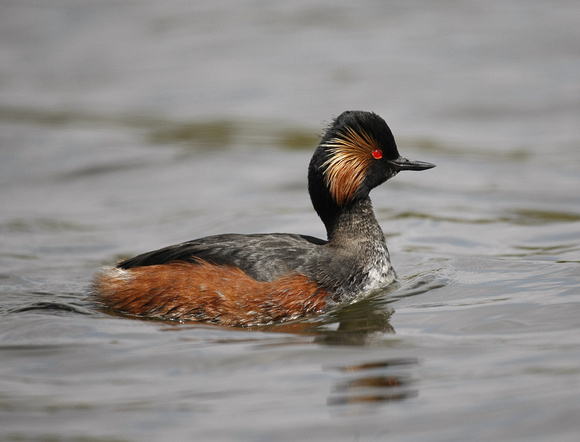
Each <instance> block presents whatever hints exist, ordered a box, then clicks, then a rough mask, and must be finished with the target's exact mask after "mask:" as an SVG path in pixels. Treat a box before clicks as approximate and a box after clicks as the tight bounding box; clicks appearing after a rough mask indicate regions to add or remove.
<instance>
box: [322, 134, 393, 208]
mask: <svg viewBox="0 0 580 442" xmlns="http://www.w3.org/2000/svg"><path fill="white" fill-rule="evenodd" d="M324 146H325V147H327V148H328V149H329V153H330V157H329V158H328V160H326V161H325V162H324V164H323V167H325V168H326V169H325V171H324V175H325V182H326V185H327V187H328V189H329V190H330V194H331V195H332V198H333V199H334V201H335V202H336V203H337V204H338V205H339V206H342V205H344V204H345V203H346V202H348V201H350V200H352V198H354V196H355V194H356V192H357V190H358V188H359V187H360V186H361V184H362V183H363V181H364V179H365V173H366V171H367V169H368V168H369V167H370V165H371V163H372V162H373V161H374V160H376V159H380V158H382V151H381V150H380V148H379V146H378V144H377V142H376V141H375V140H374V139H373V137H371V136H370V135H369V134H368V133H367V132H366V131H365V130H363V129H361V128H360V127H359V128H357V129H356V130H355V129H353V128H352V127H347V128H346V130H345V131H344V132H343V133H342V134H341V136H339V137H335V138H332V139H331V140H329V141H328V142H327V143H325V144H324Z"/></svg>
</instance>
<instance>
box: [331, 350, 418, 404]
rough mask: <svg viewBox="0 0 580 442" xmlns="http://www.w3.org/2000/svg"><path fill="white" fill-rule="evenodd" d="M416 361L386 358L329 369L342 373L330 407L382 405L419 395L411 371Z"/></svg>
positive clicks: (333, 389) (337, 381)
mask: <svg viewBox="0 0 580 442" xmlns="http://www.w3.org/2000/svg"><path fill="white" fill-rule="evenodd" d="M416 364H417V359H415V358H403V359H387V360H384V361H375V362H366V363H360V364H357V365H347V366H342V367H328V368H327V370H330V371H335V372H337V373H338V374H339V376H338V379H337V380H336V381H335V382H334V383H333V387H332V391H331V393H330V395H329V397H328V405H330V406H336V405H348V404H380V403H385V402H393V401H401V400H405V399H409V398H413V397H416V396H417V395H418V391H417V389H415V388H413V385H414V381H413V379H412V377H411V375H410V369H411V368H412V367H413V366H415V365H416Z"/></svg>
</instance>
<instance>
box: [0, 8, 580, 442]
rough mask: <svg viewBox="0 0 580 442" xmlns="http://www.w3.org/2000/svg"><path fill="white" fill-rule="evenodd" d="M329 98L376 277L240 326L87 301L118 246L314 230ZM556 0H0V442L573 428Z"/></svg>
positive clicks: (577, 243) (570, 166) (571, 157)
mask: <svg viewBox="0 0 580 442" xmlns="http://www.w3.org/2000/svg"><path fill="white" fill-rule="evenodd" d="M347 109H362V110H372V111H375V112H377V113H379V114H380V115H382V116H383V117H384V118H385V119H386V120H387V122H388V123H389V124H390V126H391V127H392V129H393V132H394V134H395V137H396V138H397V141H398V144H399V148H400V151H401V153H402V154H403V155H404V156H407V157H409V158H413V159H417V160H423V161H430V162H433V163H436V164H437V167H436V168H435V169H432V170H430V171H425V172H407V173H401V174H400V175H399V176H397V177H396V178H394V179H393V180H391V181H389V182H388V183H387V184H385V185H384V186H382V187H380V188H378V189H375V190H374V191H373V193H372V197H373V203H374V206H375V209H376V212H377V217H378V218H379V221H380V222H381V224H382V226H383V229H384V231H385V234H386V235H387V240H388V244H389V248H390V250H391V255H392V260H393V263H394V265H395V268H396V269H397V272H398V275H399V282H398V283H396V284H394V285H393V286H391V287H387V288H385V290H384V291H382V292H380V293H377V294H375V295H373V296H372V297H370V298H369V299H366V300H363V301H361V302H358V303H356V304H353V305H350V306H345V307H344V308H342V309H339V310H337V311H333V312H329V313H328V314H325V315H322V316H321V317H318V318H312V319H309V320H306V321H301V322H298V323H294V324H289V325H288V324H286V325H282V326H272V327H269V328H266V329H262V330H254V331H252V330H240V329H225V328H218V327H212V326H203V325H188V324H166V323H161V322H152V321H140V320H133V319H127V318H123V317H112V316H108V315H106V314H104V313H102V312H99V311H97V310H95V309H94V308H93V306H92V305H91V304H90V303H89V302H87V301H86V300H85V291H86V287H87V284H88V283H89V281H90V279H91V277H92V275H93V274H94V272H95V271H97V270H98V269H99V268H100V267H101V266H103V265H107V264H112V263H114V262H116V261H117V260H118V259H120V258H122V257H127V256H131V255H134V254H137V253H140V252H144V251H148V250H153V249H155V248H158V247H162V246H165V245H169V244H173V243H177V242H181V241H184V240H187V239H192V238H196V237H200V236H205V235H209V234H214V233H221V232H278V231H279V232H296V233H305V234H310V235H316V236H324V230H323V226H322V224H321V223H320V221H319V220H318V219H317V217H316V215H315V213H314V211H313V210H312V208H311V206H310V201H309V198H308V195H307V190H306V168H307V164H308V161H309V158H310V155H311V153H312V151H313V149H314V147H315V146H316V144H317V136H318V135H319V134H320V132H321V131H322V128H323V127H324V125H325V124H326V123H327V122H328V121H330V119H331V118H332V117H333V116H336V115H338V114H339V113H341V112H342V111H344V110H347ZM579 166H580V3H578V2H577V1H572V0H571V1H566V0H554V1H550V2H545V1H536V0H527V1H524V0H507V1H497V0H496V1H488V2H481V1H468V0H458V1H440V2H435V1H420V0H416V1H413V0H412V1H407V0H406V1H372V0H362V1H357V2H352V1H350V2H347V1H310V0H309V1H295V2H279V1H272V2H264V1H249V0H242V1H235V2H234V1H224V2H220V1H214V0H212V1H196V2H188V1H181V0H166V1H163V2H157V1H146V0H144V1H139V2H134V1H128V0H116V1H96V2H95V1H86V0H74V1H73V0H43V1H41V0H0V207H1V210H0V439H1V440H128V441H133V440H135V441H136V440H139V441H143V440H145V441H146V440H169V439H175V440H243V441H258V440H272V441H277V440H280V441H282V440H286V441H290V440H336V441H342V440H344V441H354V440H365V441H366V440H397V441H451V440H454V441H455V440H456V441H465V440H470V441H479V440H481V441H489V440H522V441H523V440H525V441H547V440H549V441H576V440H578V435H579V434H580V422H579V419H578V417H579V416H580V333H579V330H580V171H579V168H580V167H579Z"/></svg>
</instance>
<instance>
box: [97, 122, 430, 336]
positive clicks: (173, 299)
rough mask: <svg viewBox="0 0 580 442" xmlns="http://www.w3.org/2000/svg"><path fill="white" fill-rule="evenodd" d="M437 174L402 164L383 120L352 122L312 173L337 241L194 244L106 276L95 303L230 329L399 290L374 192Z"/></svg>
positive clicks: (259, 239)
mask: <svg viewBox="0 0 580 442" xmlns="http://www.w3.org/2000/svg"><path fill="white" fill-rule="evenodd" d="M434 166H435V165H434V164H431V163H425V162H420V161H409V160H407V159H405V158H402V157H401V156H399V152H398V151H397V146H396V144H395V139H394V138H393V134H392V133H391V130H390V129H389V127H388V126H387V123H385V121H384V120H383V119H382V118H381V117H379V116H378V115H376V114H374V113H372V112H362V111H348V112H344V113H343V114H341V115H340V116H339V117H338V118H336V119H335V120H334V121H333V122H332V124H331V125H330V127H329V128H328V129H327V131H326V133H325V134H324V136H323V137H322V140H321V141H320V144H319V146H318V148H317V149H316V151H315V152H314V155H313V157H312V160H311V161H310V166H309V168H308V191H309V193H310V198H311V200H312V204H313V205H314V209H315V210H316V212H317V213H318V215H319V216H320V218H321V219H322V222H323V223H324V225H325V226H326V231H327V234H328V240H326V241H324V240H322V239H318V238H314V237H311V236H305V235H297V234H286V233H270V234H252V235H241V234H224V235H215V236H209V237H205V238H201V239H195V240H193V241H187V242H184V243H181V244H177V245H173V246H169V247H165V248H163V249H160V250H156V251H153V252H149V253H144V254H142V255H138V256H136V257H134V258H131V259H127V260H125V261H123V262H121V263H119V264H118V265H117V266H116V267H114V268H107V269H104V270H103V271H102V272H100V273H99V274H98V275H97V276H96V277H95V279H94V281H93V284H92V289H91V290H92V296H93V298H94V299H95V300H96V301H97V302H98V303H99V304H100V305H101V306H103V307H105V308H107V309H110V310H112V311H115V312H119V313H123V314H127V315H131V316H137V317H143V318H152V319H153V318H156V319H166V320H179V321H191V322H208V323H214V324H220V325H229V326H253V325H264V324H270V323H274V322H281V321H288V320H291V319H295V318H299V317H302V316H306V315H313V314H317V313H321V312H323V311H324V310H326V309H327V308H328V307H329V306H331V305H335V304H337V303H341V302H344V301H347V300H351V299H353V298H354V297H356V296H358V295H360V294H363V293H365V292H370V291H371V290H374V289H377V288H380V287H383V286H386V285H387V284H390V283H391V282H393V280H394V279H395V271H394V270H393V267H392V266H391V262H390V258H389V251H388V250H387V244H386V241H385V236H384V234H383V231H382V230H381V227H380V226H379V223H378V222H377V220H376V218H375V215H374V212H373V208H372V205H371V200H370V198H369V192H370V191H371V189H373V188H374V187H377V186H378V185H380V184H382V183H384V182H385V181H387V180H388V179H389V178H391V177H393V176H395V175H396V174H397V173H398V172H399V171H401V170H425V169H430V168H432V167H434Z"/></svg>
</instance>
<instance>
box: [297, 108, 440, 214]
mask: <svg viewBox="0 0 580 442" xmlns="http://www.w3.org/2000/svg"><path fill="white" fill-rule="evenodd" d="M432 167H435V165H434V164H431V163H426V162H422V161H410V160H407V159H406V158H403V157H401V156H400V155H399V151H398V150H397V145H396V143H395V138H394V137H393V134H392V133H391V130H390V129H389V126H387V123H386V122H385V120H383V119H382V118H381V117H379V116H378V115H377V114H375V113H372V112H363V111H347V112H344V113H342V114H341V115H339V116H338V117H337V118H336V119H335V120H334V121H333V122H332V123H331V125H330V126H329V127H328V129H327V130H326V133H325V134H324V136H323V137H322V140H321V141H320V144H319V145H318V148H317V149H316V151H315V152H314V155H313V157H312V160H311V162H310V167H309V170H308V183H309V191H310V195H311V198H312V202H313V203H314V207H315V208H316V210H317V212H318V213H319V215H321V216H322V214H321V210H322V211H324V210H330V209H331V206H334V207H335V208H343V207H346V206H348V205H349V204H351V203H353V202H354V201H356V200H357V199H361V198H367V197H368V195H369V192H370V191H371V190H372V189H373V188H375V187H377V186H379V185H380V184H382V183H384V182H385V181H387V180H388V179H389V178H392V177H393V176H395V175H396V174H397V173H399V172H400V171H401V170H425V169H430V168H432Z"/></svg>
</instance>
